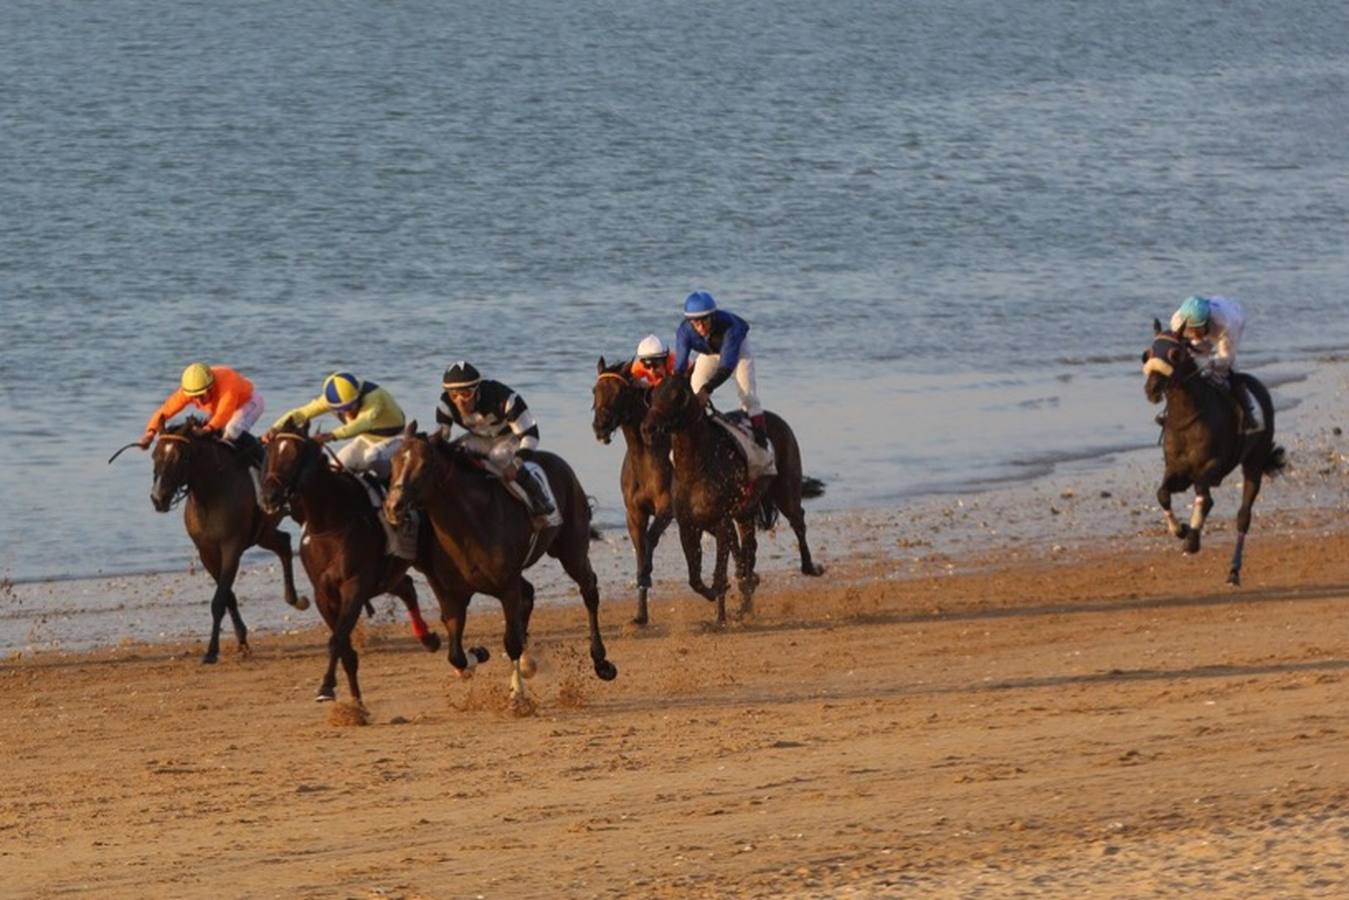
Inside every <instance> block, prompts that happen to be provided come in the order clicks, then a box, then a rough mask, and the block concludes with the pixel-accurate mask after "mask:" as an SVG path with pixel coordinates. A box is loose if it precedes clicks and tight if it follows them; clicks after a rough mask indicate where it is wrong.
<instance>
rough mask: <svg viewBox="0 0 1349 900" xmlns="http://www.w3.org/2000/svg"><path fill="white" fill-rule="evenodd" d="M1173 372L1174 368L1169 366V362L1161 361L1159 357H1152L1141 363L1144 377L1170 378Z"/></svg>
mask: <svg viewBox="0 0 1349 900" xmlns="http://www.w3.org/2000/svg"><path fill="white" fill-rule="evenodd" d="M1175 371H1176V368H1175V366H1173V365H1171V364H1170V363H1169V362H1167V361H1166V360H1164V359H1162V358H1161V357H1160V356H1154V357H1152V358H1151V359H1149V360H1148V361H1147V362H1145V363H1143V374H1144V375H1152V374H1157V375H1160V376H1162V377H1163V378H1170V377H1171V375H1172V374H1173V373H1174V372H1175Z"/></svg>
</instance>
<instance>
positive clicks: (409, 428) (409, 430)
mask: <svg viewBox="0 0 1349 900" xmlns="http://www.w3.org/2000/svg"><path fill="white" fill-rule="evenodd" d="M416 436H417V420H416V419H409V420H408V423H407V425H406V427H404V428H403V439H404V440H411V439H412V438H414V437H416Z"/></svg>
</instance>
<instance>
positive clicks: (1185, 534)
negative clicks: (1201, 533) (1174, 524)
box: [1171, 522, 1190, 541]
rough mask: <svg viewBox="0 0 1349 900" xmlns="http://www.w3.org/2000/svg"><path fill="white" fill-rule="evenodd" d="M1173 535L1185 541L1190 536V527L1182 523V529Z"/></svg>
mask: <svg viewBox="0 0 1349 900" xmlns="http://www.w3.org/2000/svg"><path fill="white" fill-rule="evenodd" d="M1171 533H1172V534H1174V535H1175V536H1176V537H1178V538H1180V539H1181V540H1182V541H1183V540H1185V539H1186V538H1187V537H1189V536H1190V526H1189V525H1186V524H1185V523H1184V522H1182V523H1180V527H1179V528H1178V529H1177V530H1175V531H1173V532H1171Z"/></svg>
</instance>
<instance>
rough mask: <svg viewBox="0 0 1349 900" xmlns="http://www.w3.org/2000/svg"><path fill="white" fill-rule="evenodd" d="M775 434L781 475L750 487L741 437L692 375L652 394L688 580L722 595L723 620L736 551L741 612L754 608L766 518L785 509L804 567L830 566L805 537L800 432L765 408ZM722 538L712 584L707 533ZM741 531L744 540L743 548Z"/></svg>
mask: <svg viewBox="0 0 1349 900" xmlns="http://www.w3.org/2000/svg"><path fill="white" fill-rule="evenodd" d="M764 416H765V425H766V426H767V430H768V439H769V441H770V442H771V443H772V445H773V453H774V457H775V462H776V466H777V475H776V476H773V477H772V478H771V479H760V483H759V484H758V485H756V486H755V489H754V493H753V494H751V495H748V496H747V493H746V463H745V457H744V454H743V453H742V452H741V451H740V448H739V447H738V446H737V445H736V440H735V438H733V437H731V435H730V434H728V433H727V432H726V429H725V428H722V427H721V426H720V425H717V424H715V423H714V422H713V421H712V420H711V418H710V416H709V414H708V413H707V412H706V411H705V410H704V409H703V408H702V407H701V406H700V405H699V403H698V400H697V398H696V397H695V396H694V393H693V389H692V388H691V387H690V385H689V379H688V376H687V375H682V374H681V375H673V376H671V377H669V378H666V379H665V380H664V381H662V382H661V384H660V386H659V387H657V388H656V389H655V390H654V391H653V392H652V394H651V408H650V409H649V410H648V411H647V414H646V420H645V421H644V422H643V423H642V432H643V435H644V436H645V437H646V439H647V440H648V441H654V440H656V439H657V438H658V437H659V436H660V435H661V434H662V433H665V434H669V435H670V436H671V440H672V443H673V447H674V479H675V480H674V513H675V521H677V522H678V523H679V540H680V543H682V544H683V545H684V559H685V562H687V563H688V568H689V585H690V586H691V587H692V588H693V589H694V590H695V591H697V592H698V593H699V594H701V595H702V596H704V597H706V598H707V599H709V600H714V601H716V604H717V622H718V623H724V622H725V621H726V589H727V579H726V562H727V560H728V558H729V557H730V555H731V553H732V552H733V551H735V553H736V581H737V583H738V587H739V590H740V601H741V602H740V614H741V615H742V616H743V615H747V614H749V613H750V612H751V611H752V609H753V602H754V588H755V587H756V586H757V584H758V582H759V576H758V575H756V574H755V572H754V567H755V562H756V555H757V553H758V538H757V537H756V536H755V533H754V526H755V519H756V514H757V516H758V518H759V523H760V524H761V525H763V526H764V527H770V526H771V525H772V522H773V519H774V518H775V516H776V511H780V512H781V513H782V514H783V515H784V516H786V517H787V521H788V522H790V523H791V526H792V531H794V532H796V543H797V546H798V547H799V549H800V551H801V572H802V573H803V574H806V575H820V574H822V573H823V572H824V569H823V568H822V567H820V566H817V565H816V564H815V563H814V562H813V561H812V560H811V558H810V545H809V544H807V543H806V515H805V512H804V510H803V509H802V508H801V499H802V496H803V494H802V489H803V479H802V477H801V448H800V447H799V446H798V445H797V443H796V435H795V434H794V433H793V432H792V429H791V427H790V426H788V424H787V423H786V422H784V421H783V420H782V418H781V417H780V416H778V415H776V414H774V413H771V412H765V413H764ZM704 531H706V532H708V533H709V534H711V535H713V536H714V537H715V538H716V541H717V560H716V565H715V567H714V568H713V573H712V587H710V588H709V587H707V586H706V585H705V584H704V583H703V574H702V568H703V550H702V534H703V532H704ZM736 531H739V548H738V550H737V549H736Z"/></svg>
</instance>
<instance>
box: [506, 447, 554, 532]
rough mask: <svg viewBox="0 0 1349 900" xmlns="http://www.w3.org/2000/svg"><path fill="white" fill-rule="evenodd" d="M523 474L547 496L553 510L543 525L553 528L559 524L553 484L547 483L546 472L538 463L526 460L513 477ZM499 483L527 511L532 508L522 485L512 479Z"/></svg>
mask: <svg viewBox="0 0 1349 900" xmlns="http://www.w3.org/2000/svg"><path fill="white" fill-rule="evenodd" d="M525 475H528V476H529V477H530V478H533V479H534V481H535V482H536V483H537V484H538V486H539V487H540V488H541V489H542V490H543V495H544V496H545V497H547V498H548V502H549V503H550V504H551V505H552V507H553V511H552V512H550V513H549V514H548V524H547V525H546V526H545V527H547V528H554V527H556V526H558V525H561V524H562V512H561V507H559V506H558V505H557V497H556V496H554V494H553V486H552V485H551V484H549V483H548V474H547V473H546V472H544V471H543V468H542V467H541V466H540V465H539V464H538V463H533V462H527V463H525V464H524V465H523V466H521V468H520V474H519V475H517V476H515V477H516V478H517V479H518V478H520V477H522V476H525ZM501 483H502V485H504V486H505V488H506V492H507V493H509V494H510V495H511V496H512V497H514V498H515V499H516V500H519V501H520V502H521V503H523V504H524V505H525V509H526V510H527V511H532V510H533V508H534V506H533V504H532V503H530V502H529V495H528V494H526V493H525V489H524V488H523V487H521V486H520V485H519V484H517V483H515V482H513V481H511V482H506V481H503V482H501Z"/></svg>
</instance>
